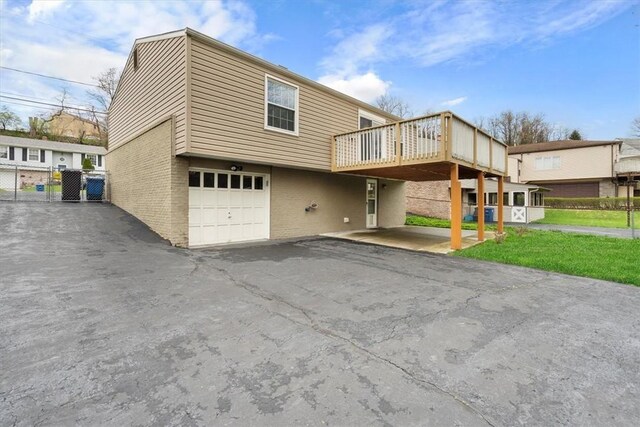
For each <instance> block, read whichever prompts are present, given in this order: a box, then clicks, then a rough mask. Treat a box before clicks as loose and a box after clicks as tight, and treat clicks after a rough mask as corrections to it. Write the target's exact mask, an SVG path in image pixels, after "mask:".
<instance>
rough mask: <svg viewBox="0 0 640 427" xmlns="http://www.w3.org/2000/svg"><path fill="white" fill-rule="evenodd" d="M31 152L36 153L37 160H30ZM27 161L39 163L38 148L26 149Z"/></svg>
mask: <svg viewBox="0 0 640 427" xmlns="http://www.w3.org/2000/svg"><path fill="white" fill-rule="evenodd" d="M23 150H24V149H23ZM32 151H35V152H36V153H37V156H38V158H37V159H36V160H32V159H31V152H32ZM27 161H28V162H39V161H40V149H39V148H27Z"/></svg>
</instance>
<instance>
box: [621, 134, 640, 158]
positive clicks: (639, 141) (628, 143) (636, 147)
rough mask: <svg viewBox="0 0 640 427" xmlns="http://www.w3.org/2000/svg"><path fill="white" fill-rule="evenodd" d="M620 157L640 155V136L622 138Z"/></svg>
mask: <svg viewBox="0 0 640 427" xmlns="http://www.w3.org/2000/svg"><path fill="white" fill-rule="evenodd" d="M620 141H622V145H621V146H620V157H635V156H640V138H620Z"/></svg>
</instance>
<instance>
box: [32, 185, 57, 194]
mask: <svg viewBox="0 0 640 427" xmlns="http://www.w3.org/2000/svg"><path fill="white" fill-rule="evenodd" d="M47 187H49V185H45V186H44V191H43V193H44V192H46V191H47V190H48V188H47ZM22 191H26V192H28V193H29V192H35V191H36V186H35V185H34V186H33V187H24V188H23V189H22ZM51 191H53V192H55V193H60V192H61V191H62V186H61V185H60V184H55V185H51Z"/></svg>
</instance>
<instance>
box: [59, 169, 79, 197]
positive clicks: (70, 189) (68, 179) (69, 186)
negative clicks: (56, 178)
mask: <svg viewBox="0 0 640 427" xmlns="http://www.w3.org/2000/svg"><path fill="white" fill-rule="evenodd" d="M61 175H62V179H61V184H62V201H63V202H79V201H80V191H81V190H82V171H76V170H69V169H65V170H63V171H62V173H61Z"/></svg>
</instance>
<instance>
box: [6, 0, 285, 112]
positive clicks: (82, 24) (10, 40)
mask: <svg viewBox="0 0 640 427" xmlns="http://www.w3.org/2000/svg"><path fill="white" fill-rule="evenodd" d="M0 11H1V12H2V14H3V15H7V16H9V15H11V19H3V20H2V44H1V45H0V55H1V60H2V65H3V66H6V67H11V68H16V69H21V70H26V71H35V72H38V73H41V74H45V75H49V76H55V77H61V78H64V79H70V80H76V81H81V82H91V81H92V78H93V76H96V75H98V74H99V73H101V72H103V71H104V70H106V69H107V68H110V67H115V68H122V67H123V66H124V63H125V60H126V57H127V55H128V53H129V51H130V49H131V47H132V45H133V42H134V40H135V39H136V38H139V37H145V36H149V35H154V34H160V33H163V32H168V31H174V30H179V29H182V28H185V27H187V26H188V27H191V28H194V29H195V30H198V31H201V32H204V33H205V34H207V35H210V36H212V37H215V38H218V39H220V40H222V41H225V42H227V43H230V44H232V45H235V46H238V47H240V48H243V49H245V50H249V51H255V50H259V49H260V48H261V47H262V46H263V45H264V44H265V43H267V42H268V41H269V40H272V39H273V38H274V37H275V36H273V35H271V34H261V33H259V32H258V29H257V24H256V22H257V17H256V14H255V12H254V11H253V10H252V9H251V8H250V7H249V6H248V5H247V4H245V3H244V2H243V1H205V0H201V1H189V2H179V1H166V2H165V1H162V2H156V1H74V2H73V3H71V2H69V1H66V2H65V1H56V0H51V1H33V2H31V3H30V4H26V5H25V4H19V3H14V4H13V5H12V6H9V4H7V2H6V1H5V0H0ZM116 22H117V25H116V24H114V23H116ZM0 87H2V91H3V92H13V93H19V94H23V95H25V96H31V97H34V98H39V99H44V100H49V101H54V99H55V97H56V96H57V95H58V94H59V93H60V91H61V88H63V87H64V88H67V89H68V90H69V92H70V95H71V96H72V97H73V98H74V103H75V104H79V105H82V104H85V103H87V102H88V99H87V97H86V94H85V91H86V89H89V88H88V87H86V86H80V85H74V84H71V83H65V82H62V81H57V80H50V79H43V78H39V77H36V76H30V75H26V74H20V73H16V72H12V71H7V72H5V70H3V72H2V73H1V75H0ZM0 101H2V100H0ZM54 102H55V101H54ZM16 108H20V109H24V108H23V107H16Z"/></svg>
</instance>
